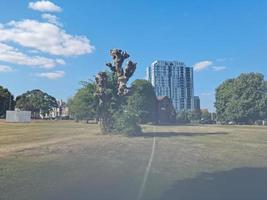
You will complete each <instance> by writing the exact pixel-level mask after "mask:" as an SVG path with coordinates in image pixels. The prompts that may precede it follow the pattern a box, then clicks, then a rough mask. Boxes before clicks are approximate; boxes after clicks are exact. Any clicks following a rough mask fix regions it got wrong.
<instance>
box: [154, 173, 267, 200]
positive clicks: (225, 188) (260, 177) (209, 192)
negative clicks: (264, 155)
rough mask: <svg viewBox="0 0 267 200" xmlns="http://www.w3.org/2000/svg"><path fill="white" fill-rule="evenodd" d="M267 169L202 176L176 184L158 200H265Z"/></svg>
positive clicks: (266, 195) (204, 174)
mask: <svg viewBox="0 0 267 200" xmlns="http://www.w3.org/2000/svg"><path fill="white" fill-rule="evenodd" d="M266 197H267V168H238V169H234V170H231V171H224V172H217V173H203V174H201V175H200V176H198V177H196V178H194V179H187V180H181V181H177V182H176V183H175V184H174V185H173V186H172V188H171V189H169V190H167V191H166V192H164V193H163V195H162V197H161V198H160V199H159V200H171V199H182V200H266Z"/></svg>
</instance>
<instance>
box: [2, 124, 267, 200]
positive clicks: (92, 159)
mask: <svg viewBox="0 0 267 200" xmlns="http://www.w3.org/2000/svg"><path fill="white" fill-rule="evenodd" d="M143 130H144V134H143V135H142V136H140V137H126V136H121V135H101V134H100V132H99V129H98V126H97V125H95V124H90V125H89V124H81V123H74V122H71V121H35V122H32V123H30V124H8V123H5V122H0V199H1V200H9V199H10V200H37V199H38V200H39V199H40V200H54V199H55V200H56V199H64V200H68V199H69V200H74V199H86V200H88V199H89V200H102V199H103V200H113V199H114V200H135V199H136V200H138V199H139V200H140V199H148V200H150V199H151V200H152V199H155V200H167V199H168V200H169V199H170V200H176V199H179V200H180V199H181V200H189V199H192V200H199V199H200V200H216V199H220V200H239V199H240V200H246V199H250V200H261V199H262V200H266V197H267V128H266V127H259V126H217V125H210V126H204V125H203V126H148V125H147V126H143ZM152 152H153V153H152Z"/></svg>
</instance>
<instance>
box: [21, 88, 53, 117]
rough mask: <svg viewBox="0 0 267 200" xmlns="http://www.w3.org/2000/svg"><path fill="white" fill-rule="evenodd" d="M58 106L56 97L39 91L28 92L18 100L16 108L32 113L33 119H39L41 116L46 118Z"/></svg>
mask: <svg viewBox="0 0 267 200" xmlns="http://www.w3.org/2000/svg"><path fill="white" fill-rule="evenodd" d="M57 106H58V105H57V101H56V99H55V97H53V96H50V95H49V94H47V93H45V92H43V91H41V90H38V89H36V90H32V91H27V92H26V93H24V94H22V95H20V96H18V97H17V98H16V107H17V108H18V109H20V110H27V111H31V112H32V116H33V117H39V116H40V114H42V115H43V116H45V115H46V114H49V112H50V111H51V110H52V109H53V108H55V107H57Z"/></svg>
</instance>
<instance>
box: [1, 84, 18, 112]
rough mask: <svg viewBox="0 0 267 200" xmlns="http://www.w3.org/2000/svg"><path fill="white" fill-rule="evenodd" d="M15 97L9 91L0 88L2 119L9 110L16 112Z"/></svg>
mask: <svg viewBox="0 0 267 200" xmlns="http://www.w3.org/2000/svg"><path fill="white" fill-rule="evenodd" d="M14 107H15V101H14V96H13V95H12V94H11V93H10V92H9V90H8V89H6V88H3V87H2V86H0V117H5V115H6V111H7V110H14Z"/></svg>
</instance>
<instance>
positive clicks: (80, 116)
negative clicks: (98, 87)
mask: <svg viewBox="0 0 267 200" xmlns="http://www.w3.org/2000/svg"><path fill="white" fill-rule="evenodd" d="M94 91H95V85H94V84H93V83H89V82H83V87H82V88H80V89H79V90H78V91H77V93H76V94H75V96H74V97H73V98H71V99H69V102H68V106H69V112H70V114H71V115H72V116H73V117H74V118H75V119H76V120H88V119H96V118H97V112H98V111H97V109H98V105H97V104H98V103H97V98H96V97H95V95H94Z"/></svg>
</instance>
